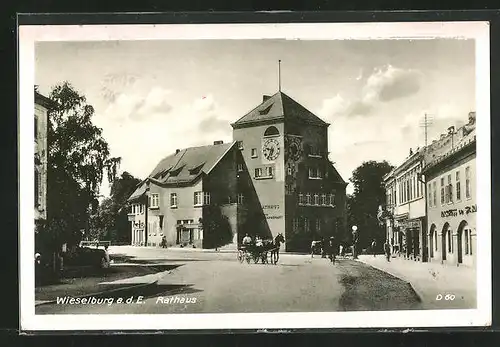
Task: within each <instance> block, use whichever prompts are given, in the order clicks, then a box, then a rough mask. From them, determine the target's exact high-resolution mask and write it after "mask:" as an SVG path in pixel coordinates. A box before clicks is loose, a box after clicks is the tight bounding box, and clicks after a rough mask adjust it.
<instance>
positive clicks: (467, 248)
mask: <svg viewBox="0 0 500 347" xmlns="http://www.w3.org/2000/svg"><path fill="white" fill-rule="evenodd" d="M464 253H465V254H467V255H469V254H471V252H470V229H467V228H466V229H464Z"/></svg>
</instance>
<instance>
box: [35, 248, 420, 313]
mask: <svg viewBox="0 0 500 347" xmlns="http://www.w3.org/2000/svg"><path fill="white" fill-rule="evenodd" d="M133 252H137V251H135V250H134V251H133ZM140 252H142V254H139V255H137V254H134V256H135V258H128V257H124V259H126V261H131V260H130V259H134V260H132V261H142V262H145V263H147V262H161V263H163V264H175V265H177V267H176V268H175V269H173V270H170V271H167V272H165V273H164V274H163V277H161V279H160V280H159V281H158V283H157V284H156V285H153V286H150V287H147V288H142V289H138V290H137V292H134V293H133V295H132V301H133V303H131V304H126V303H117V300H118V299H119V296H117V295H114V296H112V295H109V298H113V303H111V304H109V300H108V303H106V304H85V305H82V304H46V305H41V306H37V307H36V314H63V313H70V314H125V313H127V314H128V313H139V314H166V313H248V312H266V313H267V312H327V311H358V310H370V311H373V310H410V309H422V306H421V303H420V301H419V298H418V297H417V295H416V294H415V293H414V291H413V290H412V289H411V287H410V286H409V285H408V284H407V283H405V282H403V281H401V280H399V279H397V278H395V277H392V276H390V275H388V274H386V273H384V272H381V271H379V270H376V269H374V268H372V267H369V266H367V265H364V264H362V263H359V262H356V261H353V260H348V259H341V260H339V262H338V263H337V264H335V265H332V264H330V263H329V262H328V260H327V259H322V258H320V257H315V258H314V259H311V257H310V256H307V255H288V254H282V255H281V257H280V261H279V264H278V265H264V264H253V263H251V264H246V263H243V264H240V263H239V262H237V261H236V256H235V254H234V253H205V252H193V251H173V250H172V251H170V250H160V249H150V250H148V249H145V250H140ZM130 296H131V295H130V293H128V294H127V297H124V298H122V299H123V300H125V299H127V298H130ZM140 296H142V298H141V300H140V302H139V303H138V302H137V300H138V298H139V297H140Z"/></svg>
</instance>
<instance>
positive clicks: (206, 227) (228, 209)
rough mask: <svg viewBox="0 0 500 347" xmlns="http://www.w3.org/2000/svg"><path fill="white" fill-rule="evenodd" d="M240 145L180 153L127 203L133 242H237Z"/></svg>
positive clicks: (209, 245)
mask: <svg viewBox="0 0 500 347" xmlns="http://www.w3.org/2000/svg"><path fill="white" fill-rule="evenodd" d="M237 156H239V152H238V151H237V149H236V144H235V143H230V144H223V143H221V142H217V143H216V144H214V145H213V146H203V147H191V148H186V149H182V150H177V151H176V153H175V154H172V155H170V156H168V157H166V158H164V159H163V160H162V161H161V162H160V163H159V164H158V165H157V167H156V168H155V169H154V170H153V172H152V173H151V174H150V175H149V177H148V178H147V179H146V180H144V181H143V182H141V183H140V184H139V186H138V187H137V189H136V191H135V192H134V193H133V194H132V195H131V196H130V198H129V199H128V201H129V203H130V205H131V207H130V213H129V221H130V222H131V230H132V244H133V245H138V246H144V245H148V246H159V245H160V244H161V241H162V239H163V238H165V239H166V241H167V244H168V245H181V246H194V247H204V248H212V247H213V246H214V245H215V244H217V243H220V241H226V242H227V241H229V242H231V241H233V238H235V236H236V232H237V225H236V221H237V212H238V203H240V204H241V203H243V201H242V200H240V199H239V197H238V195H237V190H236V182H237V172H236V163H237ZM221 237H222V239H220V238H221Z"/></svg>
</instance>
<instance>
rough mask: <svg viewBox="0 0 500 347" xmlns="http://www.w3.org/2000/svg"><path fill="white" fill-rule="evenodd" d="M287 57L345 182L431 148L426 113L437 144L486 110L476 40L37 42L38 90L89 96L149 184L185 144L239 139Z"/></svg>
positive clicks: (105, 190) (132, 168)
mask: <svg viewBox="0 0 500 347" xmlns="http://www.w3.org/2000/svg"><path fill="white" fill-rule="evenodd" d="M278 60H281V86H282V87H281V89H282V91H283V92H284V93H286V94H287V95H289V96H290V97H292V98H293V99H295V100H296V101H297V102H299V103H300V104H302V105H303V106H304V107H306V108H307V109H309V110H310V111H312V112H313V113H315V114H316V115H318V116H319V117H321V118H322V119H323V120H325V121H326V122H328V123H330V124H331V125H330V127H329V132H328V135H329V151H330V159H331V160H332V161H333V162H335V167H336V168H337V170H338V171H339V173H340V174H341V176H342V177H343V178H344V180H346V181H348V180H349V178H350V177H351V174H352V171H353V170H354V169H356V167H358V166H359V165H361V164H362V163H363V162H364V161H368V160H377V161H382V160H387V161H388V162H389V163H390V164H392V165H399V164H401V163H402V161H403V160H404V159H405V158H406V157H407V156H408V154H409V151H410V148H413V149H416V148H417V147H419V146H420V147H421V146H423V145H424V142H425V140H424V128H423V127H422V126H421V123H422V121H423V118H424V115H425V114H428V115H430V116H429V119H431V120H432V124H431V126H430V127H429V128H428V139H429V140H428V141H429V142H431V140H432V139H433V138H437V137H439V135H440V134H441V133H444V132H446V129H447V128H448V127H449V126H451V125H455V126H457V127H458V126H460V125H461V124H464V123H465V122H466V121H467V115H468V113H469V112H470V111H475V108H476V107H475V47H474V41H473V40H459V39H430V40H331V41H308V40H267V39H266V40H186V41H183V40H170V41H168V40H155V41H97V42H39V43H37V44H36V50H35V64H36V65H35V83H36V84H37V85H39V89H40V92H42V94H45V95H48V94H49V93H50V91H51V89H52V87H53V86H55V85H56V84H59V83H61V82H63V81H68V82H70V83H71V84H72V85H73V87H74V88H75V89H76V90H77V91H78V92H80V93H81V94H83V95H85V97H86V98H87V102H88V103H89V104H91V105H93V106H94V108H95V116H94V120H93V121H94V123H95V124H96V125H97V126H99V127H100V128H102V129H103V136H104V138H105V139H106V140H107V142H108V143H109V146H110V151H111V155H112V156H119V157H121V158H122V162H121V165H120V171H128V172H129V173H131V174H132V175H134V176H136V177H138V178H141V179H143V178H145V177H146V176H147V175H148V174H149V173H150V172H151V171H152V170H153V168H154V167H155V166H156V164H157V163H158V162H159V161H160V160H161V159H162V158H164V157H165V156H167V155H170V154H171V153H173V152H174V151H175V150H176V149H177V148H186V147H191V146H198V145H208V144H212V143H213V141H215V140H223V141H224V142H230V141H231V140H232V128H231V126H230V123H232V122H234V121H236V120H237V119H239V118H240V117H242V116H243V115H245V114H246V113H247V112H248V111H250V110H251V109H253V108H254V107H255V106H257V105H258V104H260V103H261V101H262V95H264V94H274V93H275V92H277V91H278ZM352 189H353V187H352V184H350V185H349V186H348V188H347V192H348V193H350V192H352ZM101 194H103V195H107V194H109V187H108V185H107V184H106V183H104V184H103V186H102V188H101Z"/></svg>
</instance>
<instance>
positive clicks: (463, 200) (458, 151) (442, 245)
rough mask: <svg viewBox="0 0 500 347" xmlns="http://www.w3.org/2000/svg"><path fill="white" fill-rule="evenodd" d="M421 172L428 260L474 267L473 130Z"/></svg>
mask: <svg viewBox="0 0 500 347" xmlns="http://www.w3.org/2000/svg"><path fill="white" fill-rule="evenodd" d="M423 172H424V175H425V179H426V184H427V191H428V204H427V218H428V226H429V227H428V233H427V239H428V241H427V246H428V254H429V261H433V262H440V263H446V264H452V265H467V266H475V262H476V212H477V203H476V184H475V182H476V135H475V130H474V131H471V132H470V133H469V134H467V136H464V137H463V138H462V139H461V141H460V142H459V143H458V144H457V145H456V146H454V148H453V149H452V150H450V151H449V152H447V153H445V154H444V155H442V156H440V157H438V158H436V159H434V160H433V161H431V162H430V163H428V164H427V165H426V167H425V168H424V170H423Z"/></svg>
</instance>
